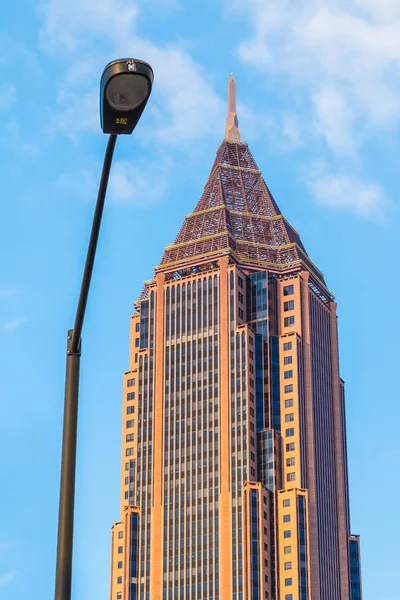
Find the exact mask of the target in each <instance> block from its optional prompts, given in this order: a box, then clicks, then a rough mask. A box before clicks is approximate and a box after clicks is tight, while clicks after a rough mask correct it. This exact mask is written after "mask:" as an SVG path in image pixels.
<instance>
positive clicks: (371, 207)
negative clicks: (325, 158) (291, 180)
mask: <svg viewBox="0 0 400 600" xmlns="http://www.w3.org/2000/svg"><path fill="white" fill-rule="evenodd" d="M306 180H307V186H308V188H309V190H310V192H311V194H312V196H313V199H314V201H315V202H316V203H317V204H319V205H321V206H326V207H328V208H333V209H338V210H345V211H347V212H353V213H355V214H356V215H358V216H361V217H365V218H367V219H372V220H374V221H382V220H383V219H384V218H385V217H386V213H387V209H388V207H389V205H390V202H389V200H388V199H387V198H386V196H385V193H384V191H383V190H382V188H381V187H380V186H379V185H377V184H375V183H373V182H371V181H366V180H365V179H359V178H356V177H350V176H348V175H346V174H342V173H339V174H331V173H329V172H328V171H327V169H326V166H325V165H323V164H314V165H311V167H310V168H309V171H308V174H307V175H306Z"/></svg>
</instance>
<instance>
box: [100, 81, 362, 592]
mask: <svg viewBox="0 0 400 600" xmlns="http://www.w3.org/2000/svg"><path fill="white" fill-rule="evenodd" d="M228 89H229V94H228V95H229V106H228V118H227V125H226V131H225V138H224V140H223V142H222V144H221V145H220V147H219V148H218V151H217V156H216V159H215V162H214V165H213V167H212V169H211V174H210V176H209V178H208V181H207V183H206V185H205V188H204V192H203V195H202V196H201V198H200V200H199V202H198V204H197V206H196V208H195V209H194V212H192V213H190V214H188V215H186V216H185V219H184V222H183V225H182V227H181V229H180V231H179V233H178V235H177V237H176V239H175V242H174V243H173V244H171V245H170V246H167V247H166V248H165V251H164V255H163V257H162V259H161V262H160V265H159V266H158V267H157V268H156V269H155V275H154V277H153V278H152V279H151V280H149V281H146V282H145V284H144V289H143V292H142V294H141V296H140V298H139V300H138V301H137V302H136V303H135V305H134V306H135V313H134V314H133V315H132V317H131V336H130V340H131V342H130V358H129V371H128V372H126V373H125V384H124V393H123V444H122V479H121V515H120V522H118V523H115V524H114V526H113V529H112V573H111V579H112V582H111V600H136V599H137V600H171V599H174V600H178V599H179V600H266V599H275V600H359V599H360V598H361V583H360V564H359V562H360V561H359V540H358V537H357V536H352V535H351V534H350V517H349V494H348V476H347V456H346V431H345V429H346V426H345V410H344V383H343V381H342V380H341V379H340V374H339V362H338V339H337V318H336V304H335V302H334V298H333V296H332V294H331V292H330V291H329V290H328V288H327V286H326V283H325V280H324V276H323V274H322V273H321V271H320V270H319V269H318V268H317V267H316V266H315V265H314V263H313V262H312V261H311V260H310V258H309V257H308V255H307V253H306V250H305V248H304V246H303V244H302V242H301V240H300V237H299V234H298V233H297V232H296V231H295V230H294V229H293V227H292V226H291V225H290V224H289V223H288V222H287V221H286V219H285V218H284V217H283V215H282V214H281V212H280V210H279V208H278V206H277V204H276V202H275V200H274V199H273V197H272V195H271V193H270V191H269V189H268V187H267V185H266V184H265V182H264V180H263V179H262V176H261V172H260V171H259V169H258V167H257V165H256V163H255V160H254V158H253V156H252V154H251V152H250V150H249V148H248V145H247V144H246V143H244V142H241V141H240V133H239V129H238V120H237V115H236V90H235V82H234V79H233V77H232V76H231V78H230V80H229V84H228Z"/></svg>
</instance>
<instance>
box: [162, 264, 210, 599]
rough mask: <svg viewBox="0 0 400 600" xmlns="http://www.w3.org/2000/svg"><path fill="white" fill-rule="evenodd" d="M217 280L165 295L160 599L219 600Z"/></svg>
mask: <svg viewBox="0 0 400 600" xmlns="http://www.w3.org/2000/svg"><path fill="white" fill-rule="evenodd" d="M218 295H219V278H218V276H217V275H216V274H214V275H212V276H211V275H209V276H205V277H199V278H198V279H191V280H190V281H187V282H184V281H182V282H179V281H177V282H176V283H173V284H171V285H168V287H167V289H166V294H165V314H166V326H165V332H166V333H165V386H164V425H163V439H164V453H163V455H164V469H163V473H164V475H163V479H164V482H163V489H164V499H163V598H164V599H165V600H166V599H169V598H178V597H180V598H189V597H197V598H207V599H209V600H214V599H215V600H218V597H219V595H218V589H219V585H218V581H219V579H218V564H219V563H218V558H219V555H218V497H219V480H218V473H219V451H218V448H219V415H218V410H219V406H218V398H219V338H218V335H219V318H218V308H219V299H218Z"/></svg>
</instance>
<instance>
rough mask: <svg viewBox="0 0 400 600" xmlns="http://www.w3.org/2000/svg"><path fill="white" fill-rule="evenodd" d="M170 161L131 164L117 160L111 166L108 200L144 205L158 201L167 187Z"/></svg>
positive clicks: (116, 202) (115, 202)
mask: <svg viewBox="0 0 400 600" xmlns="http://www.w3.org/2000/svg"><path fill="white" fill-rule="evenodd" d="M170 168H171V161H169V160H168V159H165V160H164V161H163V162H162V163H161V164H160V163H159V162H154V163H150V162H147V161H143V162H142V163H139V164H136V165H133V164H132V163H130V162H127V161H122V160H120V161H117V162H116V163H115V164H114V165H113V168H112V171H111V175H110V184H109V196H110V202H112V203H114V204H126V203H128V204H134V205H135V206H138V207H144V208H145V207H146V206H148V205H150V204H154V203H156V202H158V201H160V200H161V199H162V197H163V195H164V194H165V192H166V190H167V188H168V182H169V175H170Z"/></svg>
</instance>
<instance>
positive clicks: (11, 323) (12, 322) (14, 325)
mask: <svg viewBox="0 0 400 600" xmlns="http://www.w3.org/2000/svg"><path fill="white" fill-rule="evenodd" d="M25 321H26V319H25V318H24V317H15V318H14V319H9V320H8V321H5V322H4V323H3V325H2V326H1V327H0V330H1V331H2V332H3V333H13V332H14V331H15V330H16V329H18V327H20V326H21V325H22V324H23V323H25Z"/></svg>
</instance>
